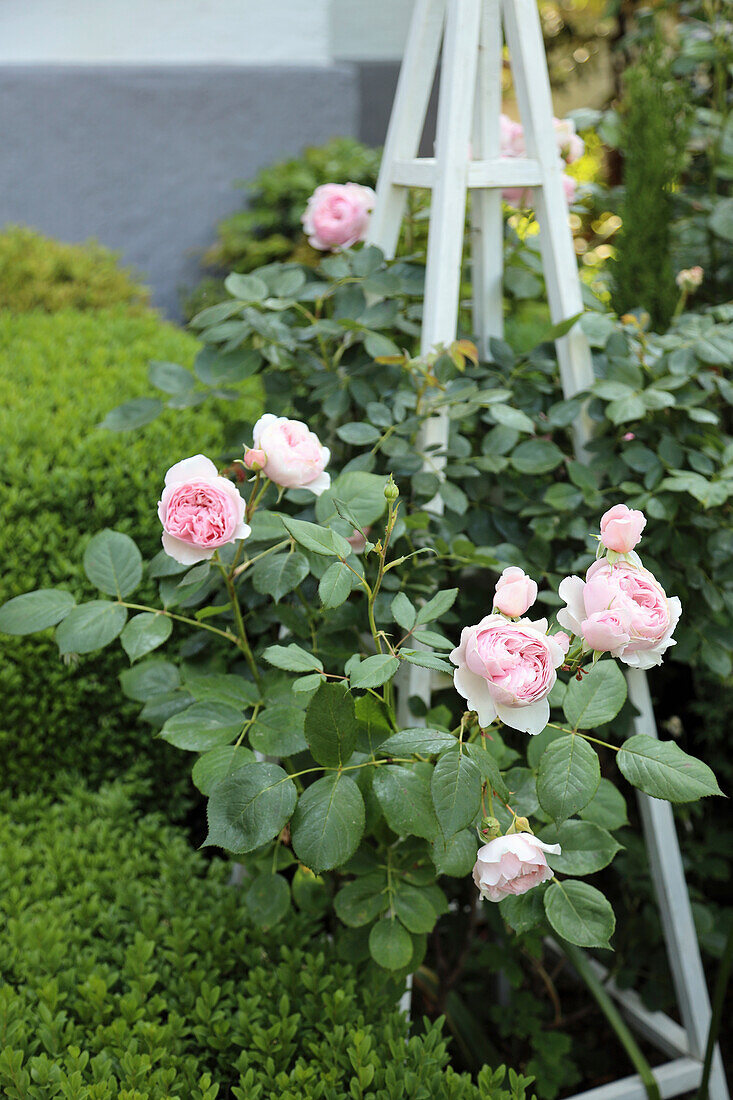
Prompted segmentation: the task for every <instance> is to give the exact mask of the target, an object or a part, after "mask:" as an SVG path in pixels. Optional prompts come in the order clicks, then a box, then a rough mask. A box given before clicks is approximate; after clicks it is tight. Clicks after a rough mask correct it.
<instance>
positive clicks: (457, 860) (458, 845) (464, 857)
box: [431, 829, 477, 878]
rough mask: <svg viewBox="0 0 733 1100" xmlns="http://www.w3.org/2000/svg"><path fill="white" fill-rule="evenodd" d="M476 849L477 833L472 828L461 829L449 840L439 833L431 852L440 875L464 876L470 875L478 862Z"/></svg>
mask: <svg viewBox="0 0 733 1100" xmlns="http://www.w3.org/2000/svg"><path fill="white" fill-rule="evenodd" d="M476 851H477V848H476V834H475V833H474V832H472V831H471V830H470V829H461V831H460V832H459V833H455V834H454V835H453V836H451V837H448V839H447V840H446V839H445V838H444V837H443V836H441V835H440V834H438V835H437V836H436V837H435V840H434V841H433V851H432V853H431V854H432V860H433V863H434V864H435V869H436V871H437V872H438V874H439V875H452V876H453V877H454V878H464V877H465V876H466V875H470V873H471V870H472V868H473V865H474V863H475V862H476Z"/></svg>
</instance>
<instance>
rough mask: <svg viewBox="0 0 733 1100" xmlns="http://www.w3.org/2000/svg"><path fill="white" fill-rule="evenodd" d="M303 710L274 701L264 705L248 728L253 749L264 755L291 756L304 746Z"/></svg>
mask: <svg viewBox="0 0 733 1100" xmlns="http://www.w3.org/2000/svg"><path fill="white" fill-rule="evenodd" d="M304 723H305V711H304V710H301V709H300V707H291V706H288V705H287V704H282V703H276V704H274V705H273V706H269V707H265V709H264V710H262V711H260V713H259V714H258V715H257V717H256V718H255V720H254V722H253V723H252V725H251V726H250V728H249V741H250V744H251V745H252V748H253V749H256V750H257V752H261V753H263V754H264V755H265V756H292V755H293V754H294V753H296V752H301V751H302V749H304V748H305V747H306V741H305V735H304V733H303V727H304Z"/></svg>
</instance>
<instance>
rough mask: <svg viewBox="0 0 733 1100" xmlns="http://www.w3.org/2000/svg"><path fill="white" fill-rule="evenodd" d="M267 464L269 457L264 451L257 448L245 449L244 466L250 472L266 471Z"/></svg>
mask: <svg viewBox="0 0 733 1100" xmlns="http://www.w3.org/2000/svg"><path fill="white" fill-rule="evenodd" d="M266 463H267V456H266V455H265V452H264V451H262V450H258V448H257V447H245V448H244V465H245V466H246V467H247V469H248V470H264V468H265V465H266Z"/></svg>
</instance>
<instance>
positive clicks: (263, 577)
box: [252, 553, 310, 603]
mask: <svg viewBox="0 0 733 1100" xmlns="http://www.w3.org/2000/svg"><path fill="white" fill-rule="evenodd" d="M309 572H310V566H309V565H308V559H307V558H306V556H305V555H304V554H297V553H296V554H274V555H273V556H272V557H271V558H262V559H261V560H260V561H258V562H257V563H256V565H255V567H254V568H253V570H252V587H253V588H254V590H255V592H259V593H261V594H262V595H263V596H272V598H273V600H274V601H275V603H279V602H280V600H281V599H282V598H283V596H286V595H287V594H288V592H292V591H293V589H294V588H297V587H298V585H299V584H300V582H301V581H304V580H305V578H306V577H307V576H308V573H309Z"/></svg>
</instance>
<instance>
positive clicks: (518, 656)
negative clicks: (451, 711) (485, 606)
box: [450, 615, 565, 734]
mask: <svg viewBox="0 0 733 1100" xmlns="http://www.w3.org/2000/svg"><path fill="white" fill-rule="evenodd" d="M450 659H451V661H452V662H453V664H454V665H456V666H457V668H456V671H455V675H454V677H453V682H454V684H455V688H456V691H457V692H458V694H459V695H462V696H463V698H464V699H465V700H466V702H467V703H468V706H469V707H470V708H471V710H475V711H476V713H477V714H478V720H479V724H480V725H481V726H482V727H484V728H486V726H489V725H491V723H492V722H493V721H494V719H495V718H500V719H501V721H502V722H504V723H505V724H506V725H507V726H511V728H512V729H515V730H520V731H521V732H522V733H531V734H534V733H539V732H540V731H541V730H543V729H544V728H545V726H546V725H547V723H548V721H549V718H550V704H549V703H548V702H547V696H548V695H549V694H550V691H551V690H552V685H553V684H554V683H555V680H556V679H557V676H556V673H555V669H556V668H558V667H559V666H560V665H561V664H562V663H563V661H564V659H565V654H564V653H563V650H562V647H561V646H560V645H559V644H558V642H557V641H556V640H555V639H554V638H553V637H552V636H549V635H548V634H547V620H546V619H538V620H537V622H531V621H530V620H529V619H520V620H519V622H516V623H513V622H511V623H510V622H507V620H506V619H505V618H504V616H503V615H487V616H486V617H485V618H483V619H482V620H481V622H480V623H478V624H477V625H476V626H466V627H464V628H463V630H462V631H461V641H460V644H459V645H458V647H457V648H456V649H454V650H453V652H452V653H451V654H450Z"/></svg>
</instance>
